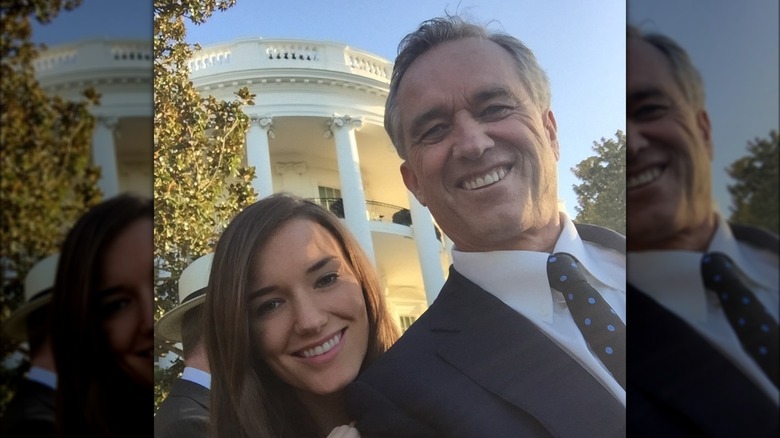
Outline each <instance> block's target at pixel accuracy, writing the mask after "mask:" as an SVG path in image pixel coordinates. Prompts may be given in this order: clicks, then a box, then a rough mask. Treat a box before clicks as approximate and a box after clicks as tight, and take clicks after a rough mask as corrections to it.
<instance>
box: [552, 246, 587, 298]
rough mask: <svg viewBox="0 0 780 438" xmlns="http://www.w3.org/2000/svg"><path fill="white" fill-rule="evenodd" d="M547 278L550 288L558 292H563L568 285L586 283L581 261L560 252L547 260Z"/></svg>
mask: <svg viewBox="0 0 780 438" xmlns="http://www.w3.org/2000/svg"><path fill="white" fill-rule="evenodd" d="M547 276H548V277H549V279H550V286H552V287H554V288H555V289H558V290H563V287H564V286H566V285H567V284H573V283H578V282H581V281H585V276H584V275H583V273H582V270H581V269H580V263H579V261H578V260H577V259H576V258H575V257H574V256H573V255H571V254H567V253H565V252H558V253H555V254H553V255H551V256H550V257H548V258H547Z"/></svg>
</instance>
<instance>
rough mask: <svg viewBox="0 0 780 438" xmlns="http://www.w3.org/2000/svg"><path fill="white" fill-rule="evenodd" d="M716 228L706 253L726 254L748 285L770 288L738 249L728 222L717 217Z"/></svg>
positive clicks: (738, 245) (753, 265)
mask: <svg viewBox="0 0 780 438" xmlns="http://www.w3.org/2000/svg"><path fill="white" fill-rule="evenodd" d="M717 218H718V219H717V220H718V227H717V229H716V230H715V235H714V236H713V237H712V240H711V241H710V246H709V247H708V248H707V251H708V252H714V251H717V252H721V253H723V254H726V255H727V256H729V257H730V258H731V260H733V261H734V264H735V265H736V266H737V267H738V268H739V271H740V273H741V274H742V276H743V277H742V279H743V280H747V282H748V285H752V286H762V287H765V288H771V287H772V285H770V284H765V283H764V282H762V281H761V278H763V277H762V276H761V273H760V271H758V269H759V268H758V267H757V266H756V264H755V263H751V262H750V261H749V260H747V259H746V257H745V254H744V253H743V251H742V250H741V248H740V243H739V241H738V240H737V238H736V237H734V233H732V231H731V227H730V226H729V224H728V222H726V220H725V219H724V218H723V217H722V216H721V215H720V214H718V215H717Z"/></svg>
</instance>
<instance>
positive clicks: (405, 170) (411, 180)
mask: <svg viewBox="0 0 780 438" xmlns="http://www.w3.org/2000/svg"><path fill="white" fill-rule="evenodd" d="M401 177H402V178H403V180H404V185H405V186H406V188H407V189H409V191H410V192H412V194H413V195H414V197H415V198H417V202H419V203H420V204H422V205H423V206H425V196H423V194H422V191H421V190H420V183H419V181H418V180H417V175H415V173H414V169H412V166H411V165H410V164H409V162H408V161H404V162H403V163H401Z"/></svg>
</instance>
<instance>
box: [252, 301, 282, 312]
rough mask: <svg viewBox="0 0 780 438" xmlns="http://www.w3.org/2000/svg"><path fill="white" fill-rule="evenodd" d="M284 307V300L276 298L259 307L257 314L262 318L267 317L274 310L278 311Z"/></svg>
mask: <svg viewBox="0 0 780 438" xmlns="http://www.w3.org/2000/svg"><path fill="white" fill-rule="evenodd" d="M281 305H282V300H280V299H277V298H274V299H272V300H268V301H265V302H263V303H262V304H260V305H259V306H258V307H257V314H258V315H260V316H263V315H267V314H269V313H271V312H273V311H274V310H276V309H278V308H279V306H281Z"/></svg>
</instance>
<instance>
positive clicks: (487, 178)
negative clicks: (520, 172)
mask: <svg viewBox="0 0 780 438" xmlns="http://www.w3.org/2000/svg"><path fill="white" fill-rule="evenodd" d="M505 176H506V169H504V168H503V167H502V168H499V169H495V170H493V171H491V172H489V173H488V174H487V175H484V176H481V177H478V178H474V179H473V180H471V181H466V182H465V183H463V186H464V187H465V188H467V189H468V190H476V189H478V188H480V187H484V186H486V185H490V184H493V183H496V182H499V181H501V180H502V179H504V177H505Z"/></svg>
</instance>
